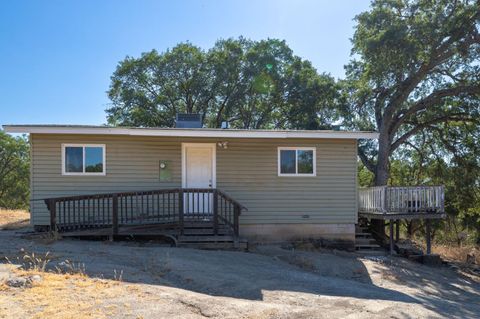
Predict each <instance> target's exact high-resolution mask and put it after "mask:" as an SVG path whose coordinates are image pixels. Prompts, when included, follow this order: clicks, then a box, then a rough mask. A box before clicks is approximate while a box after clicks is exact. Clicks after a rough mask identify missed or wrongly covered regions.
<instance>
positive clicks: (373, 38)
mask: <svg viewBox="0 0 480 319" xmlns="http://www.w3.org/2000/svg"><path fill="white" fill-rule="evenodd" d="M356 20H357V23H358V24H357V28H356V31H355V34H354V37H353V39H352V44H353V49H352V54H353V57H354V59H353V60H352V61H351V63H349V64H348V65H347V66H346V71H347V78H346V80H345V81H344V82H343V87H344V93H345V95H346V98H347V99H348V101H349V103H345V104H342V105H344V106H345V108H344V109H342V113H343V118H344V125H346V126H348V127H350V128H355V129H364V130H376V131H378V132H379V133H380V139H379V143H378V144H375V143H372V142H368V143H363V144H361V147H360V155H361V158H362V161H363V162H364V164H365V166H366V167H367V168H368V169H369V170H371V171H372V172H373V173H374V174H375V177H376V183H377V184H385V183H386V182H387V179H388V172H385V170H386V169H387V167H388V161H389V159H390V158H391V156H392V155H393V154H394V153H395V152H396V151H397V150H399V148H401V147H403V146H405V144H406V143H407V142H408V141H409V140H411V138H413V137H415V136H418V135H419V134H421V133H422V132H425V131H429V130H431V129H437V128H439V127H442V125H443V124H445V123H453V122H456V123H458V124H461V123H464V122H471V123H475V124H476V125H477V129H478V124H479V119H480V114H479V113H480V104H479V96H480V67H479V64H478V61H479V59H480V34H479V30H478V29H479V25H480V6H479V5H478V2H477V1H473V0H471V1H450V0H435V1H431V0H416V1H412V0H375V1H372V5H371V9H370V10H369V11H367V12H364V13H361V14H359V15H358V16H357V18H356Z"/></svg>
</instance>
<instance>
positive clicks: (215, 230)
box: [213, 189, 218, 236]
mask: <svg viewBox="0 0 480 319" xmlns="http://www.w3.org/2000/svg"><path fill="white" fill-rule="evenodd" d="M213 235H215V236H217V235H218V192H217V190H216V189H214V190H213Z"/></svg>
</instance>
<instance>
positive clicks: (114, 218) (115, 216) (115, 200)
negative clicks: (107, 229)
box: [112, 195, 118, 241]
mask: <svg viewBox="0 0 480 319" xmlns="http://www.w3.org/2000/svg"><path fill="white" fill-rule="evenodd" d="M116 235H118V196H117V195H113V197H112V241H113V239H114V236H116Z"/></svg>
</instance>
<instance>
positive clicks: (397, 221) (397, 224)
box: [395, 219, 400, 243]
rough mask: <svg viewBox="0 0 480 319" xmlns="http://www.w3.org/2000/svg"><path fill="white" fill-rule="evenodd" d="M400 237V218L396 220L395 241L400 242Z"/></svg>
mask: <svg viewBox="0 0 480 319" xmlns="http://www.w3.org/2000/svg"><path fill="white" fill-rule="evenodd" d="M399 239H400V219H397V220H396V222H395V242H397V243H398V240H399Z"/></svg>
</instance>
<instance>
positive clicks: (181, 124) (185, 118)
mask: <svg viewBox="0 0 480 319" xmlns="http://www.w3.org/2000/svg"><path fill="white" fill-rule="evenodd" d="M175 127H176V128H202V127H203V124H202V115H201V114H186V113H177V116H176V118H175Z"/></svg>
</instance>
